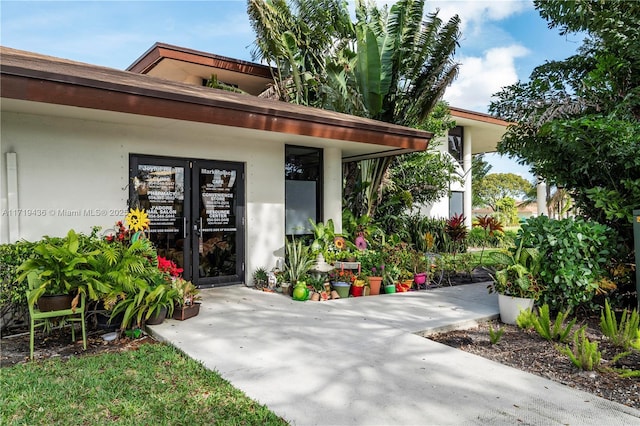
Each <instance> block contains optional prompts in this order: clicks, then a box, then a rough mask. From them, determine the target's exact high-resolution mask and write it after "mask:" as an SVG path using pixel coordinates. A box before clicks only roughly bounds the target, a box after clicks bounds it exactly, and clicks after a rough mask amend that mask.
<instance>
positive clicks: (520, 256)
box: [488, 240, 542, 299]
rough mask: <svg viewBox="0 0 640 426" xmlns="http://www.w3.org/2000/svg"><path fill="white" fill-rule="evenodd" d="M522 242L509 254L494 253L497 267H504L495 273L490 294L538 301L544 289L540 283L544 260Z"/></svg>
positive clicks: (538, 253)
mask: <svg viewBox="0 0 640 426" xmlns="http://www.w3.org/2000/svg"><path fill="white" fill-rule="evenodd" d="M523 244H524V243H523V240H520V242H519V244H518V246H517V247H514V248H513V249H512V250H510V251H509V252H492V253H491V254H490V255H491V257H492V259H493V260H494V262H495V263H496V265H504V266H502V267H501V268H500V267H499V266H497V267H498V270H497V271H496V272H495V275H494V281H493V284H491V285H489V287H488V289H489V292H496V293H498V294H503V295H506V296H513V297H523V298H530V299H538V297H539V296H540V294H541V292H542V288H541V286H540V284H539V282H538V276H539V272H540V265H541V262H542V259H541V257H540V252H539V251H538V250H537V249H535V248H533V247H525V246H524V245H523Z"/></svg>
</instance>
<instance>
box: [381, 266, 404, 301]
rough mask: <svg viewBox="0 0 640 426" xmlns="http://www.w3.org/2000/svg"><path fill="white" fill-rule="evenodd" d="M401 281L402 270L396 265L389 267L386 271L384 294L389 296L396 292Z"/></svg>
mask: <svg viewBox="0 0 640 426" xmlns="http://www.w3.org/2000/svg"><path fill="white" fill-rule="evenodd" d="M399 279H400V268H398V266H396V265H393V264H392V265H387V266H386V267H385V269H384V280H383V283H384V292H385V293H387V294H390V293H395V292H396V284H397V283H398V280H399Z"/></svg>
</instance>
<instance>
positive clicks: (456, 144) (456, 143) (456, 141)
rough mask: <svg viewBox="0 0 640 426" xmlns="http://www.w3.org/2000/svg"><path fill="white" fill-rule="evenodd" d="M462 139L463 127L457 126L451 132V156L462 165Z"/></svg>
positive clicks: (449, 138)
mask: <svg viewBox="0 0 640 426" xmlns="http://www.w3.org/2000/svg"><path fill="white" fill-rule="evenodd" d="M462 137H463V129H462V127H461V126H456V127H454V128H453V129H451V130H449V137H448V142H449V154H451V156H452V157H453V158H455V159H456V160H458V162H459V163H460V164H462V160H463V157H464V150H463V142H462V140H463V138H462Z"/></svg>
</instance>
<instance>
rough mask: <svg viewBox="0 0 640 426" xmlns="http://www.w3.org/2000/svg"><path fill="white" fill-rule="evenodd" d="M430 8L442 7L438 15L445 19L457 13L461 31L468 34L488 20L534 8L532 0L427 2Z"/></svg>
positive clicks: (477, 29) (503, 17) (506, 16)
mask: <svg viewBox="0 0 640 426" xmlns="http://www.w3.org/2000/svg"><path fill="white" fill-rule="evenodd" d="M426 5H427V7H428V8H430V9H429V10H435V9H436V8H437V9H440V13H439V14H438V16H439V17H440V18H442V19H443V20H447V19H449V18H451V17H452V16H453V15H455V14H457V15H458V16H460V19H461V21H462V22H461V28H460V29H461V31H462V32H463V33H468V35H471V34H475V33H478V32H480V31H482V27H483V25H484V24H485V23H486V22H488V21H500V20H502V19H505V18H508V17H509V16H511V15H515V14H517V13H521V12H523V11H525V10H528V9H531V8H533V3H532V2H531V1H524V0H501V1H495V0H493V1H487V0H471V1H469V0H466V1H444V2H443V1H434V2H427V3H426Z"/></svg>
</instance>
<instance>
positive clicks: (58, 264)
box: [17, 229, 110, 311]
mask: <svg viewBox="0 0 640 426" xmlns="http://www.w3.org/2000/svg"><path fill="white" fill-rule="evenodd" d="M33 252H34V255H33V256H32V257H31V258H29V259H27V260H26V261H25V262H24V263H22V264H21V265H20V266H19V267H18V269H17V271H18V272H19V273H20V274H19V275H18V278H17V281H18V282H22V281H23V280H24V279H26V278H27V277H28V276H31V279H30V286H31V291H30V292H29V296H28V298H27V299H28V300H27V302H28V303H29V304H31V305H33V304H36V303H37V304H38V307H39V309H40V310H41V311H46V310H47V309H48V310H60V309H68V308H69V307H71V308H72V309H75V307H76V306H78V303H79V300H80V295H81V294H85V295H86V296H87V298H88V299H89V300H98V299H99V298H100V297H101V295H102V294H105V293H107V292H109V290H110V287H109V285H108V284H106V283H104V282H103V281H102V280H101V279H100V278H101V277H100V273H99V272H98V271H96V270H95V269H94V267H93V265H94V264H95V260H96V257H97V256H98V254H99V253H100V250H97V249H96V248H95V245H93V244H92V243H91V241H90V238H87V237H84V238H81V236H80V235H78V234H77V233H76V232H75V231H74V230H73V229H71V230H70V231H69V232H68V233H67V235H66V237H64V238H55V237H44V238H43V239H42V241H40V242H39V243H37V244H36V245H35V246H34V248H33ZM41 296H63V298H66V300H68V301H69V302H68V304H66V306H62V307H58V306H53V307H51V308H48V307H47V306H46V304H45V301H44V300H39V299H40V298H41Z"/></svg>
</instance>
